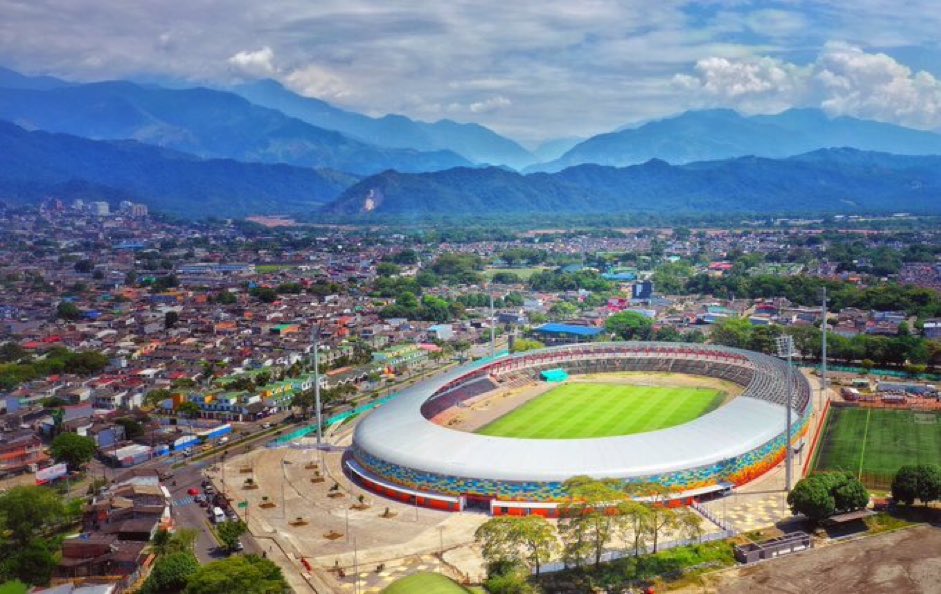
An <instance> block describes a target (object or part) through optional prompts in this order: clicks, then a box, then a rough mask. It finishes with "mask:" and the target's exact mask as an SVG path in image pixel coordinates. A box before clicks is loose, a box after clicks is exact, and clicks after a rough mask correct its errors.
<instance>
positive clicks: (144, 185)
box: [0, 121, 356, 218]
mask: <svg viewBox="0 0 941 594" xmlns="http://www.w3.org/2000/svg"><path fill="white" fill-rule="evenodd" d="M0 146H2V147H3V150H2V151H0V200H2V201H4V202H8V203H28V202H36V201H38V200H41V199H43V198H46V197H57V198H62V199H65V200H69V199H73V198H83V199H91V200H109V201H111V202H114V201H117V200H124V199H127V200H132V201H137V202H143V203H145V204H147V205H148V206H149V207H150V208H151V209H153V210H155V211H162V212H169V213H173V214H176V215H178V216H181V217H184V218H201V217H207V216H221V217H238V216H245V215H249V214H258V213H303V212H310V211H313V210H315V209H316V208H318V207H319V206H321V205H322V204H324V203H325V202H327V201H329V200H331V199H333V198H335V197H336V196H337V195H339V193H340V192H341V191H342V190H343V189H344V188H345V187H347V186H349V184H351V183H353V182H354V181H355V180H356V178H355V177H352V176H349V175H347V174H341V173H339V172H335V171H316V170H314V169H310V168H302V167H292V166H289V165H281V164H265V163H241V162H238V161H234V160H231V159H208V160H207V159H200V158H197V157H194V156H193V155H188V154H185V153H180V152H176V151H173V150H169V149H163V148H159V147H154V146H149V145H145V144H141V143H138V142H135V141H127V140H125V141H95V140H89V139H86V138H80V137H77V136H72V135H67V134H53V133H47V132H42V131H33V132H29V131H26V130H24V129H22V128H20V127H18V126H15V125H13V124H10V123H8V122H2V121H0Z"/></svg>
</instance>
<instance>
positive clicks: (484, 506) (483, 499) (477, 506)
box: [464, 495, 494, 514]
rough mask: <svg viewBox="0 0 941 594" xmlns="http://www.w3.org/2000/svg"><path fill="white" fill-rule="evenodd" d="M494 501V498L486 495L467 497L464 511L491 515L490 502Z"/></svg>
mask: <svg viewBox="0 0 941 594" xmlns="http://www.w3.org/2000/svg"><path fill="white" fill-rule="evenodd" d="M493 500H494V498H493V497H488V496H485V495H465V496H464V511H482V512H486V513H488V514H489V513H490V502H491V501H493Z"/></svg>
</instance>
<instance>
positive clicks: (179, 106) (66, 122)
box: [0, 81, 472, 174]
mask: <svg viewBox="0 0 941 594" xmlns="http://www.w3.org/2000/svg"><path fill="white" fill-rule="evenodd" d="M0 119H4V120H7V121H11V122H14V123H16V124H17V125H20V126H22V127H24V128H29V129H41V130H46V131H49V132H63V133H66V134H73V135H76V136H83V137H86V138H91V139H95V140H126V139H131V140H137V141H139V142H143V143H147V144H152V145H156V146H161V147H164V148H170V149H174V150H178V151H183V152H187V153H191V154H193V155H196V156H200V157H207V158H231V159H238V160H242V161H255V162H262V163H285V164H288V165H296V166H300V167H326V168H331V169H337V170H341V171H348V172H350V173H356V174H369V173H377V172H380V171H385V170H387V169H396V170H398V171H434V170H439V169H448V168H450V167H458V166H470V165H472V163H471V162H470V161H469V160H467V159H465V158H463V157H461V156H460V155H458V154H456V153H454V152H452V151H447V150H436V151H419V150H415V149H410V148H385V147H376V146H373V145H370V144H367V143H364V142H361V141H358V140H354V139H352V138H349V137H347V136H344V135H343V134H341V133H339V132H336V131H334V130H326V129H324V128H319V127H317V126H312V125H310V124H308V123H306V122H303V121H301V120H298V119H296V118H291V117H288V116H286V115H284V114H283V113H281V112H279V111H276V110H273V109H269V108H266V107H261V106H258V105H254V104H252V103H250V102H249V101H248V100H246V99H244V98H242V97H240V96H238V95H235V94H234V93H227V92H223V91H215V90H211V89H206V88H193V89H165V88H160V87H151V86H142V85H137V84H134V83H130V82H125V81H114V82H101V83H90V84H81V85H64V86H54V87H52V88H44V89H42V88H40V89H37V88H24V87H19V88H10V87H6V88H0Z"/></svg>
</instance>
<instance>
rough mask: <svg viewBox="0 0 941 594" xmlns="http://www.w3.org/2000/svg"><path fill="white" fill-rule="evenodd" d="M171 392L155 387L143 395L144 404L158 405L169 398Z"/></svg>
mask: <svg viewBox="0 0 941 594" xmlns="http://www.w3.org/2000/svg"><path fill="white" fill-rule="evenodd" d="M172 396H173V394H172V393H171V392H170V390H167V389H165V388H157V389H156V390H151V391H150V392H147V394H145V395H144V404H145V405H147V406H152V407H157V406H160V403H161V402H163V401H164V400H166V399H167V398H171V397H172Z"/></svg>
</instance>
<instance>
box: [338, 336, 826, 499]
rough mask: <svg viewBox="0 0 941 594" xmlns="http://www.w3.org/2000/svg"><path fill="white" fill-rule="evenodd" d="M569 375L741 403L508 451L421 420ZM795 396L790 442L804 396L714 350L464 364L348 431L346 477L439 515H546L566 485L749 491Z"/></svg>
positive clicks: (792, 378)
mask: <svg viewBox="0 0 941 594" xmlns="http://www.w3.org/2000/svg"><path fill="white" fill-rule="evenodd" d="M549 370H564V371H565V372H566V373H568V374H571V375H577V374H583V373H606V372H624V371H640V372H650V373H682V374H689V375H700V376H706V377H713V378H719V379H722V380H726V381H729V382H733V383H736V384H738V385H740V386H741V387H742V388H743V392H742V393H741V394H740V395H739V396H737V397H735V398H733V399H732V400H731V401H730V402H728V403H726V404H724V405H723V406H721V407H719V408H718V409H716V410H714V411H712V412H710V413H708V414H706V415H703V416H702V417H700V418H698V419H695V420H693V421H691V422H689V423H686V424H683V425H679V426H676V427H670V428H668V429H663V430H660V431H653V432H649V433H641V434H635V435H626V436H620V437H605V438H597V439H568V440H564V439H512V438H505V437H491V436H485V435H479V434H474V433H467V432H462V431H457V430H454V429H449V428H447V427H445V426H442V425H440V424H437V423H435V422H433V421H432V420H431V419H433V418H435V417H438V418H439V419H440V418H441V417H440V416H439V415H445V416H446V414H447V411H449V410H450V409H452V408H454V407H457V406H458V405H460V404H461V403H466V402H467V401H469V400H471V399H474V398H478V397H480V396H481V395H484V394H487V393H488V392H490V391H491V390H494V389H496V388H497V387H498V386H499V385H500V384H503V383H506V382H514V381H519V380H520V379H522V378H528V379H529V380H532V381H538V379H539V378H540V375H541V374H542V372H544V371H549ZM789 384H790V389H791V390H793V392H792V393H793V395H794V400H793V411H794V419H795V421H794V424H793V427H792V433H791V442H792V443H794V442H796V441H797V440H799V439H800V438H801V437H802V436H803V435H804V433H805V432H806V431H807V428H808V419H809V417H810V412H811V397H810V385H809V384H808V382H807V381H806V379H805V378H804V377H803V376H802V375H801V374H800V373H799V372H797V371H796V370H793V371H792V372H790V373H789V370H788V367H787V365H786V364H785V363H784V362H782V361H780V360H778V359H775V358H773V357H769V356H766V355H762V354H759V353H754V352H750V351H742V350H737V349H730V348H725V347H718V346H712V345H688V344H674V343H586V344H577V345H567V346H562V347H553V348H548V349H543V350H539V351H530V352H527V353H522V354H519V355H513V356H509V357H505V358H502V359H499V360H497V361H491V362H487V363H484V364H471V365H469V366H465V367H462V368H460V369H457V370H454V371H452V372H450V373H448V374H445V375H442V376H440V377H437V378H434V379H432V380H428V381H426V382H423V383H421V384H418V385H416V386H414V387H413V388H410V389H409V390H408V391H406V392H404V393H402V395H401V396H400V397H398V398H397V399H395V400H394V401H392V402H389V403H388V404H386V405H384V406H382V407H380V408H379V409H377V410H375V411H373V412H372V413H370V415H369V416H367V417H366V418H364V419H363V420H362V421H361V422H360V423H359V425H358V426H357V429H356V432H355V434H354V438H353V447H352V448H351V450H350V452H349V454H348V455H347V457H346V461H345V468H346V470H347V472H348V473H349V474H350V476H351V477H352V478H353V479H354V480H357V481H358V482H360V484H362V485H364V486H365V487H367V488H369V489H371V490H373V491H374V492H377V493H380V494H382V495H384V496H387V497H391V498H394V499H398V500H401V501H406V502H408V503H411V504H414V505H423V506H428V507H434V508H438V509H449V510H461V509H464V508H465V507H467V506H475V507H476V506H480V505H486V506H489V508H490V510H491V511H494V512H496V511H497V510H503V511H504V512H505V513H507V512H506V510H507V509H508V508H510V507H513V508H516V509H526V510H527V511H526V513H543V514H544V515H552V513H551V510H552V509H553V508H554V504H555V503H556V502H558V501H560V500H562V499H564V498H565V492H564V489H563V483H564V481H565V480H566V479H568V478H570V477H572V476H576V475H589V476H594V477H597V478H615V479H619V480H621V481H623V482H624V483H625V484H628V483H649V482H655V483H659V484H662V485H664V486H667V487H670V488H671V489H672V490H673V491H675V492H676V493H677V496H678V497H684V496H687V495H689V494H691V493H705V492H709V491H711V490H719V489H722V488H725V486H727V485H728V484H732V485H741V484H744V483H747V482H749V481H751V480H753V479H755V478H756V477H758V476H761V475H762V474H763V473H765V472H767V471H768V470H770V469H771V468H773V467H774V466H775V465H777V464H778V463H779V462H780V461H781V460H782V459H783V457H784V456H785V452H786V450H785V444H786V442H787V437H786V435H785V433H786V431H785V427H786V425H785V416H786V415H785V410H786V409H785V405H786V403H787V395H788V387H789Z"/></svg>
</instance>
